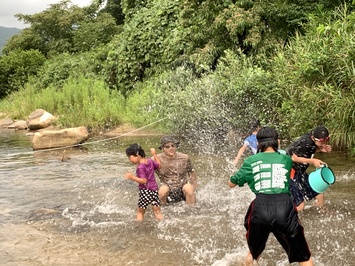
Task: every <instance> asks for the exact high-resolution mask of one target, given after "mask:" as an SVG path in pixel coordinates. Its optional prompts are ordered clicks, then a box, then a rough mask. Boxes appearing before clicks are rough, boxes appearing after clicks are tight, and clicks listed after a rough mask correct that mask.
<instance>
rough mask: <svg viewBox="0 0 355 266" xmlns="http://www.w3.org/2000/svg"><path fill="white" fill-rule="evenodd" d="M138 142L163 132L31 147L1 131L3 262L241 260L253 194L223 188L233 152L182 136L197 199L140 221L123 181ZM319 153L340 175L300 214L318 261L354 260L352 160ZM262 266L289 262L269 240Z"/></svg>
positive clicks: (131, 189) (133, 189) (217, 264)
mask: <svg viewBox="0 0 355 266" xmlns="http://www.w3.org/2000/svg"><path fill="white" fill-rule="evenodd" d="M134 142H138V143H140V144H141V145H142V146H143V147H144V148H145V150H146V151H149V148H150V147H155V148H157V146H158V144H159V136H125V137H122V138H117V139H115V140H109V141H102V142H97V143H93V144H92V145H90V144H89V143H88V144H89V145H85V146H83V147H82V148H80V149H78V148H76V149H66V150H55V151H36V152H34V151H32V148H31V141H30V139H29V137H28V136H26V134H25V133H24V132H21V131H19V132H15V131H12V130H0V154H1V155H0V156H1V158H2V159H1V161H0V184H1V189H0V262H1V265H7V266H10V265H14V266H15V265H21V266H26V265H70V264H72V265H179V266H182V265H214V266H225V265H243V264H242V261H243V259H244V257H245V255H246V253H247V246H246V241H245V230H244V227H243V220H244V215H245V213H246V210H247V208H248V205H249V203H250V201H251V200H252V199H253V197H254V196H253V194H252V193H251V192H250V191H249V189H248V187H243V188H236V189H230V188H229V187H228V185H227V181H228V178H229V176H230V175H231V174H233V173H234V172H235V171H236V167H234V166H233V164H232V161H233V158H234V155H235V153H236V151H237V149H236V148H230V147H229V148H227V149H226V151H227V152H226V153H225V156H217V155H214V156H213V155H206V154H202V153H201V152H200V151H199V150H198V148H196V147H194V148H192V147H189V146H188V145H187V144H186V143H184V142H183V141H182V143H181V146H180V147H179V150H180V151H181V152H185V153H188V154H191V158H192V161H193V162H194V165H195V169H196V171H197V173H198V178H199V189H198V191H197V200H198V202H197V204H196V205H195V206H193V207H189V206H186V205H185V204H184V203H177V204H175V205H172V206H164V207H163V209H162V210H163V213H164V215H165V219H164V220H163V221H161V222H157V221H155V220H154V217H153V215H152V212H151V210H150V209H149V210H148V211H147V214H146V219H145V221H144V222H143V223H137V222H135V211H136V205H137V198H138V193H137V185H136V184H135V183H133V182H131V181H128V180H125V179H124V177H123V174H124V173H125V171H126V170H132V171H134V166H133V165H132V164H130V162H129V161H128V159H127V157H126V156H125V154H124V150H125V148H126V147H127V146H128V145H129V144H131V143H134ZM226 146H228V144H226ZM319 158H321V159H323V160H325V161H326V162H327V163H328V166H329V167H331V168H332V169H333V171H334V172H335V174H336V178H337V180H336V182H335V184H334V185H332V186H331V187H330V188H329V189H328V190H327V191H326V192H325V197H326V206H325V208H324V209H323V210H318V209H317V208H315V207H313V205H312V204H313V202H309V203H307V206H306V210H305V211H304V212H302V213H301V214H300V220H301V222H302V224H303V226H304V228H305V234H306V237H307V240H308V243H309V247H310V249H311V252H312V255H313V258H314V261H315V265H326V266H328V265H342V266H346V265H355V248H354V241H355V231H354V226H355V219H354V218H355V193H354V191H355V166H354V159H352V158H347V157H345V156H344V155H343V154H341V153H337V152H332V153H331V154H328V155H327V156H320V157H319ZM259 265H289V263H288V260H287V256H286V254H285V253H284V252H283V250H282V248H281V246H280V245H279V244H278V243H277V242H276V240H275V238H274V237H273V236H270V238H269V241H268V244H267V247H266V249H265V251H264V253H263V254H262V256H261V259H260V260H259ZM295 265H297V264H295Z"/></svg>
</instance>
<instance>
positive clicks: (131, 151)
mask: <svg viewBox="0 0 355 266" xmlns="http://www.w3.org/2000/svg"><path fill="white" fill-rule="evenodd" d="M126 154H127V156H131V155H133V156H138V155H139V156H141V157H142V158H145V152H144V150H143V148H142V146H141V145H139V144H137V143H134V144H131V145H129V146H128V148H127V149H126Z"/></svg>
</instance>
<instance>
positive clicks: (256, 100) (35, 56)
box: [0, 0, 355, 152]
mask: <svg viewBox="0 0 355 266" xmlns="http://www.w3.org/2000/svg"><path fill="white" fill-rule="evenodd" d="M105 3H106V1H101V0H93V1H92V4H91V5H90V6H87V7H83V8H80V7H78V6H75V5H72V4H71V2H70V1H68V0H63V1H61V2H59V3H58V4H53V5H51V6H50V7H49V8H48V9H46V10H44V11H43V12H40V13H37V14H34V15H26V14H21V15H18V19H20V20H22V21H23V22H26V23H27V24H28V25H30V27H28V28H26V29H24V30H23V31H21V33H20V34H18V35H16V36H13V37H12V38H11V40H9V41H8V42H7V43H6V46H5V47H4V50H3V56H2V57H1V58H0V84H1V86H0V98H1V99H2V101H1V103H0V111H2V112H5V113H7V114H9V115H11V116H12V117H14V118H17V119H20V118H24V116H26V115H28V114H29V113H30V112H31V111H33V110H34V109H36V108H44V109H46V110H47V111H49V112H51V113H53V114H55V115H57V116H59V117H60V120H59V123H60V125H62V126H63V127H66V126H76V125H78V124H81V125H82V124H83V125H86V126H88V127H91V128H94V129H100V130H102V129H107V130H109V129H111V128H113V127H116V126H118V125H120V124H122V123H131V124H133V125H135V126H144V125H147V124H149V123H153V122H154V121H158V120H160V119H164V120H162V121H163V122H161V123H157V124H155V125H154V127H155V128H156V130H159V131H163V132H174V133H176V134H180V135H182V136H185V137H186V138H188V139H190V140H193V141H194V142H195V143H200V142H206V141H208V142H210V143H215V144H216V145H217V146H218V144H219V143H223V141H224V139H225V137H226V136H227V134H228V132H231V131H235V130H236V131H238V132H239V133H242V134H243V133H244V132H245V131H247V130H248V128H247V127H248V126H247V125H248V123H249V121H250V120H251V119H252V118H259V119H260V120H261V121H262V124H268V125H271V126H274V127H276V128H277V129H278V130H279V131H280V133H281V134H282V137H283V139H292V138H295V137H297V136H299V135H301V134H303V133H305V132H306V131H309V130H311V129H312V128H313V127H315V126H316V125H319V124H324V125H326V126H327V127H328V128H329V130H330V131H331V136H332V145H334V147H337V148H339V149H345V150H347V151H350V152H351V151H352V150H353V148H354V146H355V133H354V132H355V124H354V122H353V121H354V119H353V117H354V113H355V107H354V105H353V103H354V101H355V93H354V80H355V75H354V73H355V67H354V64H353V62H354V59H355V58H354V57H355V52H354V51H355V49H354V44H355V40H354V38H355V36H354V34H353V32H354V27H355V13H354V11H353V10H354V4H353V2H352V1H337V0H321V1H312V0H301V1H284V0H263V1H262V0H259V1H257V0H254V1H252V0H241V1H238V0H234V1H232V0H202V1H201V0H199V1H194V0H189V1H187V0H143V1H135V0H108V1H107V3H106V5H104V4H105Z"/></svg>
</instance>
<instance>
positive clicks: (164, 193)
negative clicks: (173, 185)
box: [158, 185, 169, 205]
mask: <svg viewBox="0 0 355 266" xmlns="http://www.w3.org/2000/svg"><path fill="white" fill-rule="evenodd" d="M158 194H159V199H160V202H161V204H163V205H165V204H167V198H168V195H169V187H168V186H166V185H162V186H161V187H160V188H159V191H158Z"/></svg>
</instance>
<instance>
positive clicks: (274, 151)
mask: <svg viewBox="0 0 355 266" xmlns="http://www.w3.org/2000/svg"><path fill="white" fill-rule="evenodd" d="M256 137H257V141H258V150H259V152H258V153H257V154H254V155H252V156H250V157H248V158H246V159H245V160H244V162H243V165H242V166H241V168H240V169H239V171H237V172H236V173H235V174H234V175H233V176H231V177H230V180H229V187H230V188H234V187H236V186H239V187H242V186H244V184H248V186H249V188H250V189H251V191H252V192H253V193H254V194H255V196H256V197H255V199H254V200H253V201H252V202H251V203H250V206H249V208H248V211H247V213H246V215H245V220H244V226H245V228H246V230H247V234H246V237H247V243H248V247H249V253H248V255H247V258H246V265H254V264H253V263H254V261H255V260H257V259H258V258H259V257H260V255H261V253H262V252H263V250H264V249H265V245H266V243H267V240H268V237H269V234H270V233H273V234H274V236H275V237H276V239H277V240H278V242H279V243H280V244H281V246H282V247H283V248H284V250H285V251H286V253H287V256H288V260H289V262H290V263H293V262H298V263H299V264H300V265H303V266H306V265H307V266H311V265H313V262H312V258H311V253H310V251H309V248H308V244H307V241H306V238H305V235H304V232H303V227H302V225H301V224H300V222H299V219H298V214H297V211H296V210H295V208H294V204H293V200H292V197H291V193H290V190H289V184H290V172H291V169H292V160H291V158H290V157H289V156H287V155H285V154H281V153H280V152H278V146H279V139H278V133H277V131H276V130H275V129H274V128H271V127H263V128H261V129H260V130H259V131H258V133H257V135H256Z"/></svg>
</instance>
